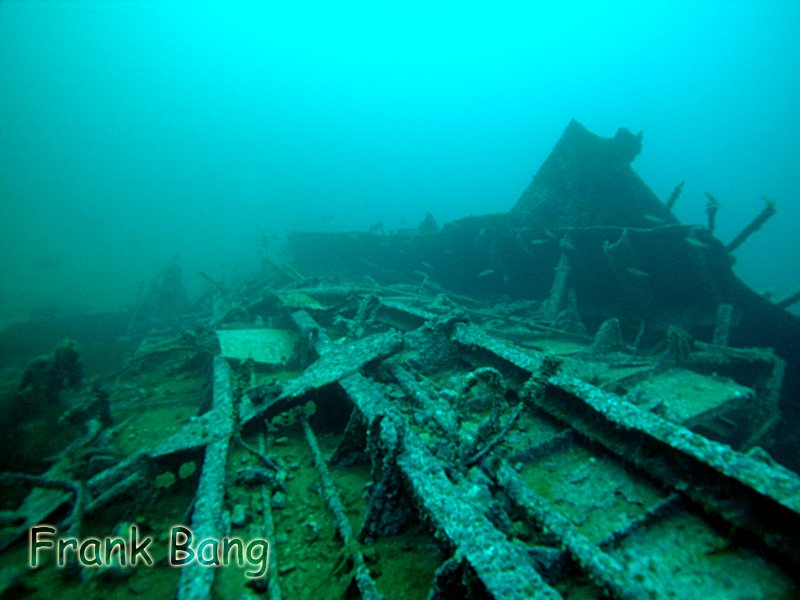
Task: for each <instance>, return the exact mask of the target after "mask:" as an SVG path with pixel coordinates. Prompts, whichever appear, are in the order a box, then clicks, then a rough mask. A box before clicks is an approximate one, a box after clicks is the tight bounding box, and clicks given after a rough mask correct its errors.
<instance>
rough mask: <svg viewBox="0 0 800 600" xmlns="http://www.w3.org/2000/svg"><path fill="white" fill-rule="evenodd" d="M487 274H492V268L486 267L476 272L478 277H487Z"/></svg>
mask: <svg viewBox="0 0 800 600" xmlns="http://www.w3.org/2000/svg"><path fill="white" fill-rule="evenodd" d="M489 275H494V269H486V270H485V271H481V272H480V273H478V277H479V278H480V277H488V276H489Z"/></svg>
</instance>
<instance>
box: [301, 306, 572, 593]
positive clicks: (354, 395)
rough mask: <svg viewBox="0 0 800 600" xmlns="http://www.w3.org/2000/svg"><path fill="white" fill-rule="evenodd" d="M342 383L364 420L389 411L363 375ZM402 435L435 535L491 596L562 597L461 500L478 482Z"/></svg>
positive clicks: (410, 474) (306, 326)
mask: <svg viewBox="0 0 800 600" xmlns="http://www.w3.org/2000/svg"><path fill="white" fill-rule="evenodd" d="M292 318H293V320H294V321H295V323H296V324H297V325H298V328H299V329H300V331H301V332H304V331H307V330H313V327H314V326H313V324H312V323H313V319H311V317H310V316H309V315H308V314H307V313H302V312H299V313H294V314H293V316H292ZM329 348H330V345H329V343H326V342H325V341H321V342H319V351H320V352H321V353H324V352H326V351H328V350H329ZM339 384H340V385H341V386H342V388H343V389H344V391H345V392H346V393H347V395H348V397H349V398H350V399H351V400H352V401H353V404H354V405H355V407H356V409H357V410H359V411H360V412H361V414H362V415H363V417H364V419H365V421H366V422H368V423H372V422H374V421H375V420H376V419H378V418H380V417H382V416H383V415H386V414H387V413H388V412H389V411H390V409H391V405H390V403H389V402H388V401H387V399H386V398H385V397H384V395H383V394H382V393H381V391H380V390H379V389H377V388H376V386H375V385H374V384H373V383H371V382H370V381H369V380H368V379H367V378H365V377H364V376H362V375H360V374H358V373H356V374H353V375H350V376H348V377H345V378H343V379H341V380H339ZM381 431H382V432H383V431H388V429H383V428H382V429H381ZM401 439H402V447H401V448H400V449H399V451H398V454H397V457H396V461H397V465H398V467H399V468H400V469H401V470H402V472H403V473H404V475H405V477H406V479H407V481H408V486H409V490H410V493H411V494H412V496H413V497H414V499H415V502H416V503H417V504H418V506H419V509H420V510H421V511H422V512H423V513H424V514H426V515H427V518H428V519H429V520H430V522H431V523H432V525H433V528H434V530H435V532H436V534H437V536H438V537H439V538H440V539H441V540H442V542H443V543H444V544H445V545H446V546H449V547H450V548H452V549H453V552H454V553H455V554H457V555H459V556H461V557H463V558H464V560H466V561H467V563H468V564H469V565H470V568H471V569H473V570H474V572H475V574H476V576H477V577H478V578H479V579H480V581H481V582H482V584H483V585H484V586H485V588H486V590H487V592H488V593H489V594H490V596H491V597H493V598H497V599H501V598H502V599H503V600H506V599H508V600H514V599H517V598H519V599H520V600H521V599H523V598H524V599H527V598H543V599H547V598H560V597H561V595H560V594H559V593H558V592H557V591H556V590H554V589H553V588H551V587H550V586H549V585H548V584H547V583H545V581H544V580H543V579H542V577H541V575H539V573H537V572H536V570H535V569H534V568H533V566H532V564H531V562H530V560H529V559H528V557H527V556H526V555H525V553H524V552H523V551H522V550H521V548H520V547H518V546H516V545H513V544H511V543H509V542H508V540H507V539H506V538H505V536H504V535H503V534H502V533H500V532H499V531H498V530H497V529H496V528H495V527H494V525H492V523H491V522H490V521H489V520H488V519H487V518H486V517H485V516H484V515H483V513H482V512H481V511H480V510H479V509H478V507H477V506H473V505H470V504H466V503H464V502H461V501H460V500H459V498H460V497H461V496H463V494H465V493H468V492H469V490H468V488H469V486H472V485H477V484H474V483H468V482H461V484H460V485H456V484H453V483H451V482H450V480H449V479H448V478H447V475H446V474H445V468H444V465H443V464H442V463H441V461H439V460H438V459H437V458H436V457H434V456H433V455H432V454H431V452H430V450H428V448H427V446H426V445H425V444H424V443H423V442H422V441H421V440H420V439H419V437H418V436H417V435H416V434H415V433H414V432H413V431H412V430H411V429H410V428H407V427H405V428H404V431H403V433H402V435H401ZM385 441H386V444H387V445H388V446H392V445H393V444H394V443H396V441H395V440H392V439H387V440H385ZM465 488H467V489H465ZM473 493H474V491H473ZM475 495H477V494H475Z"/></svg>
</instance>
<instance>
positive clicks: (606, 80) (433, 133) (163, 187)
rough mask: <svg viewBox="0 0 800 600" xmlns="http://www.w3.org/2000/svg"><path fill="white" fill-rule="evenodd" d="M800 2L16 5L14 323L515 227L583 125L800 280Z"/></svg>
mask: <svg viewBox="0 0 800 600" xmlns="http://www.w3.org/2000/svg"><path fill="white" fill-rule="evenodd" d="M799 26H800V4H798V3H796V2H755V1H754V2H689V3H676V2H669V3H667V2H663V3H662V2H639V3H616V2H615V3H600V2H597V3H570V2H568V3H552V5H551V8H541V5H540V4H538V3H505V2H499V3H498V2H494V3H484V4H471V3H467V4H464V3H440V4H437V6H436V7H435V8H432V7H430V6H429V5H428V4H427V3H416V2H412V3H390V4H386V3H381V7H380V8H378V7H376V6H374V5H373V3H360V4H359V3H343V4H339V3H325V4H323V3H318V4H317V3H302V4H298V3H289V2H283V3H266V4H264V5H261V4H259V3H230V5H229V3H215V4H214V3H192V4H190V3H183V2H141V3H140V2H110V1H109V2H101V1H95V2H90V1H85V2H84V1H80V2H79V1H70V0H64V1H59V2H43V1H42V2H40V1H26V2H22V1H6V2H2V3H0V90H2V91H1V92H0V210H1V211H2V214H1V215H0V217H1V218H0V322H4V323H5V322H9V321H11V320H14V319H19V318H22V317H24V316H26V315H27V314H28V313H29V312H30V311H69V310H74V309H79V308H111V309H113V308H119V307H123V306H128V305H131V304H133V303H134V302H135V298H136V290H137V287H138V285H139V282H140V281H142V280H143V279H146V278H148V277H150V276H151V275H152V274H153V273H155V272H157V271H158V270H160V269H162V268H163V267H164V265H165V264H167V263H168V262H169V261H170V260H171V259H172V257H174V256H175V255H179V257H180V258H179V260H180V262H181V264H182V265H183V266H184V268H185V273H186V274H187V284H188V285H189V286H190V287H191V288H192V290H193V291H197V290H198V289H200V288H201V286H202V283H203V280H202V279H201V278H200V277H199V276H196V275H195V273H196V272H197V270H199V269H202V270H204V271H206V272H208V273H211V274H213V275H214V276H221V274H223V273H225V274H228V275H230V274H231V273H233V272H235V271H236V270H237V269H238V270H248V269H250V268H252V267H253V266H255V265H257V264H258V249H259V248H258V247H259V243H260V241H259V240H261V239H262V237H264V236H266V238H267V239H268V240H270V243H273V244H276V245H277V244H279V243H280V240H279V239H274V238H280V237H281V236H282V235H283V234H285V233H286V232H287V231H291V230H296V229H304V230H330V229H357V230H366V229H367V228H369V227H370V226H372V225H374V224H376V223H377V222H382V223H383V226H384V229H385V230H392V229H397V228H402V227H406V226H415V225H416V224H417V223H418V222H419V221H420V220H421V219H422V217H424V215H425V213H426V212H428V211H430V212H432V213H433V214H434V216H435V217H436V218H437V220H438V221H439V223H443V222H446V221H449V220H452V219H455V218H459V217H462V216H466V215H470V214H484V213H491V212H501V211H506V210H508V209H509V208H510V207H511V206H512V205H513V204H514V203H515V201H516V200H517V198H518V196H519V195H520V193H521V192H522V191H523V190H524V189H525V187H526V186H527V184H528V183H529V181H530V178H531V176H532V175H533V174H534V173H535V172H536V170H537V169H538V167H539V165H540V164H541V162H542V161H543V160H544V158H545V157H546V156H547V154H548V153H549V151H550V149H551V148H552V146H553V145H554V144H555V142H556V141H557V139H558V137H559V135H560V133H561V131H562V130H563V128H564V127H565V126H566V124H567V123H568V121H569V119H570V118H573V117H574V118H576V119H578V120H579V121H581V122H582V123H584V124H585V125H586V126H587V127H588V128H589V129H590V130H592V131H595V132H596V133H598V134H600V135H604V136H610V135H613V133H614V132H615V131H616V130H617V128H618V127H620V126H624V127H628V128H630V129H631V130H633V131H639V130H643V131H644V151H643V153H642V155H641V156H640V157H639V158H638V159H637V160H636V161H635V162H634V168H635V169H636V170H637V171H638V172H639V173H640V174H641V175H642V177H643V178H644V179H645V181H647V182H648V183H649V184H650V186H651V187H652V188H653V190H654V191H655V192H656V194H658V195H659V197H661V198H666V197H667V196H668V195H669V193H670V191H671V190H672V188H673V187H674V186H675V185H676V184H677V183H678V182H679V181H681V180H686V181H687V184H686V188H685V190H684V194H683V196H682V197H681V199H680V201H679V204H678V206H677V209H676V212H677V214H678V216H679V217H680V218H681V219H682V220H684V221H685V222H697V223H704V222H705V216H704V213H703V207H704V205H705V197H704V195H703V193H704V192H705V191H710V192H712V193H713V194H714V195H715V196H716V197H717V198H718V199H719V201H720V203H721V204H722V208H721V210H720V214H719V216H718V219H717V223H718V226H717V234H718V235H719V237H720V238H721V239H723V240H729V239H730V238H732V237H733V235H735V233H736V232H738V230H739V229H740V228H741V227H742V226H744V224H746V222H747V221H749V219H750V218H751V216H753V215H755V214H756V213H757V212H758V211H759V210H760V208H761V200H760V198H761V197H762V196H764V195H766V196H770V197H772V198H775V200H776V201H777V203H778V207H779V213H778V216H777V217H776V218H775V219H773V221H772V222H770V223H769V224H768V226H767V227H766V228H765V230H763V231H762V232H760V233H759V234H757V235H756V236H755V237H754V238H753V239H752V240H751V241H749V242H748V244H747V245H746V246H745V247H744V248H742V249H740V250H739V251H738V252H737V255H738V259H739V261H738V264H737V271H738V272H739V274H740V275H741V276H742V277H743V278H744V279H745V280H746V281H748V282H749V283H750V284H751V285H752V286H753V287H755V288H756V289H758V290H761V289H764V288H767V287H773V288H775V290H776V292H777V293H778V294H781V293H787V292H789V291H791V290H792V289H794V288H795V287H796V286H797V285H798V284H800V278H799V277H798V273H797V269H796V265H793V264H792V263H791V261H787V260H786V258H785V257H786V256H787V255H788V256H794V255H796V254H797V252H798V251H800V237H798V236H797V235H796V228H797V225H798V223H800V204H798V190H799V189H800V171H798V169H797V164H798V159H800V116H798V112H797V106H798V105H800V102H798V100H800V41H799V40H800V36H798V35H797V32H798V30H799V29H800V27H799Z"/></svg>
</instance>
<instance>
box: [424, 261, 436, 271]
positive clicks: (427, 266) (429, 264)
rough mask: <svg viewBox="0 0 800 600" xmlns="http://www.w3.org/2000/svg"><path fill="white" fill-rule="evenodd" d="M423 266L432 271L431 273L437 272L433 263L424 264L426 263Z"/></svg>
mask: <svg viewBox="0 0 800 600" xmlns="http://www.w3.org/2000/svg"><path fill="white" fill-rule="evenodd" d="M422 266H423V267H425V268H426V269H428V270H430V271H435V270H436V267H434V266H433V265H432V264H431V263H429V262H424V263H422Z"/></svg>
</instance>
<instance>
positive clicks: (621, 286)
mask: <svg viewBox="0 0 800 600" xmlns="http://www.w3.org/2000/svg"><path fill="white" fill-rule="evenodd" d="M571 127H573V126H571ZM579 133H580V131H578V133H576V134H575V135H578V134H579ZM562 141H563V140H562ZM602 143H603V144H604V146H603V148H604V149H605V150H606V151H607V150H609V148H610V149H612V150H613V151H612V152H611V155H612V156H613V157H615V160H617V159H618V160H621V161H626V160H627V161H629V160H631V159H632V156H630V154H631V152H632V150H631V143H632V142H631V139H630V138H629V137H625V136H623V137H622V139H621V141H620V142H618V144H616V145H615V144H614V143H611V142H608V141H604V142H602ZM577 154H578V155H579V156H580V158H581V160H582V161H586V160H587V155H586V152H581V153H577ZM634 155H635V154H634ZM612 163H613V161H612ZM613 164H616V163H613ZM604 168H608V164H605V166H604ZM545 171H546V170H545ZM620 173H621V174H622V175H621V176H623V177H626V176H627V175H628V174H627V172H626V171H624V169H623V170H621V171H620ZM634 187H636V186H634ZM536 218H537V219H542V218H543V217H542V216H541V215H538V216H536ZM608 218H610V217H607V216H606V217H604V216H603V215H599V216H598V215H596V219H599V220H603V219H606V220H607V219H608ZM658 218H662V217H658ZM521 219H522V220H523V221H524V219H523V218H522V217H520V216H519V215H517V216H516V217H512V216H508V215H496V216H490V217H486V218H480V217H476V218H472V219H469V220H466V221H463V222H457V223H454V224H450V225H448V226H445V228H444V229H443V230H442V231H441V232H438V233H436V234H408V235H396V236H385V235H369V234H327V235H320V234H296V235H295V236H294V237H293V244H294V248H295V250H296V253H295V256H294V260H293V262H292V265H289V264H288V263H286V262H284V261H282V260H280V259H278V258H275V257H270V258H269V260H268V261H267V262H266V263H265V267H264V269H263V270H262V272H261V273H259V274H258V275H257V276H255V277H254V278H252V279H251V280H249V281H247V282H245V283H243V284H242V285H240V286H239V287H237V288H235V289H230V290H226V289H224V288H222V286H219V289H218V290H217V293H216V294H215V296H214V298H213V301H212V304H211V305H210V306H209V307H208V311H207V312H205V313H204V314H202V315H194V316H190V317H187V319H186V320H185V321H184V323H183V326H182V327H181V328H180V329H179V330H174V331H173V332H170V331H168V330H161V332H160V333H159V334H156V333H155V332H153V333H151V334H150V335H149V336H148V337H147V338H146V339H145V340H144V341H143V343H142V344H141V346H140V348H139V350H138V352H137V353H136V354H135V355H134V356H133V357H132V358H131V359H130V361H129V362H128V363H127V365H126V367H125V368H124V369H123V370H122V371H121V372H120V373H119V374H118V375H117V376H116V377H115V378H114V379H113V380H111V381H109V382H108V386H107V387H108V390H109V393H110V402H111V413H112V415H113V416H114V423H113V424H108V425H105V426H103V427H100V428H97V427H89V429H88V431H89V432H90V433H91V435H87V436H85V437H83V438H81V439H80V440H79V441H78V442H77V443H74V444H72V445H71V446H70V447H69V448H67V449H66V450H65V451H64V453H63V454H62V455H61V456H59V457H56V460H55V462H54V463H53V464H52V466H51V467H50V469H49V470H48V471H47V472H46V473H44V474H42V475H37V476H26V475H24V474H8V473H7V474H4V475H3V476H2V479H1V481H2V482H3V483H4V485H10V484H11V483H12V482H13V483H14V484H15V485H17V486H19V485H23V486H25V487H27V488H30V489H31V491H30V493H28V494H23V495H21V496H20V499H21V502H20V504H19V505H18V506H17V507H16V508H15V509H14V510H12V511H8V512H7V513H6V514H4V521H3V529H2V531H0V548H2V550H3V554H2V555H0V561H2V564H3V566H4V567H5V568H6V569H13V568H14V565H15V564H16V565H18V564H20V561H21V560H24V559H23V558H22V557H23V556H24V555H25V552H26V550H27V548H26V547H25V540H24V536H25V534H26V532H27V530H28V528H29V527H30V526H31V525H32V524H36V523H42V522H58V523H59V524H60V526H61V527H63V529H65V530H69V531H71V532H73V533H74V534H75V535H78V533H80V534H81V535H89V534H95V535H96V534H98V531H103V527H106V528H107V529H106V530H105V531H109V530H114V531H116V530H127V526H128V525H129V524H130V523H132V522H135V523H138V524H139V525H140V526H141V527H142V528H143V529H144V530H145V531H146V532H152V533H153V534H154V535H155V536H158V535H159V532H161V531H166V529H168V527H169V526H171V525H173V524H175V523H177V522H183V523H186V524H187V525H191V527H192V529H193V530H195V531H197V532H202V535H203V536H207V537H223V536H231V535H233V536H240V537H242V538H255V537H263V538H266V539H268V540H269V541H270V542H271V544H272V548H271V553H270V571H269V574H268V577H267V578H265V579H261V580H256V581H253V580H249V579H247V578H246V577H245V576H244V575H243V574H242V573H241V571H240V570H237V569H235V568H224V569H208V568H205V569H194V570H190V569H170V568H169V567H168V566H167V565H166V564H165V563H164V560H163V556H161V557H156V559H157V560H156V565H155V566H154V567H153V568H150V569H141V568H121V567H112V568H106V569H89V570H87V569H84V570H82V571H81V570H80V569H71V568H68V569H64V570H60V571H59V570H55V569H43V570H40V571H37V572H34V573H14V574H13V575H14V577H15V579H14V581H13V582H12V583H10V584H9V586H10V587H9V588H7V589H16V590H17V591H19V590H22V591H23V592H25V593H29V594H30V595H31V597H37V595H38V596H39V597H44V596H46V595H47V594H48V593H50V592H51V591H52V589H53V588H56V587H57V588H58V589H59V590H60V593H61V594H63V595H64V597H70V595H74V596H76V597H77V596H79V595H83V594H85V590H86V589H87V586H88V588H89V589H108V588H109V586H110V587H111V588H112V589H113V590H114V593H116V594H118V595H123V596H124V595H125V594H130V595H142V594H149V595H151V596H152V597H157V596H159V597H164V596H165V595H167V596H168V595H169V594H172V593H175V594H176V595H177V597H179V598H207V597H233V596H237V597H238V596H240V595H244V594H252V595H256V594H259V595H261V594H263V595H265V596H266V597H269V598H281V597H287V598H343V597H363V598H454V597H464V598H498V599H499V598H502V599H507V598H510V599H514V598H520V599H522V598H559V597H564V598H578V597H580V598H592V597H596V598H603V597H608V596H611V597H616V598H662V597H663V598H666V597H682V598H705V597H762V598H793V597H797V595H798V593H799V592H800V581H798V580H797V576H796V573H797V572H798V569H797V567H798V563H800V552H798V548H797V544H796V540H797V539H800V478H798V476H797V475H796V474H795V473H794V472H792V471H790V470H789V469H787V468H785V467H784V466H781V465H779V464H777V463H776V462H775V461H774V460H772V458H771V457H770V456H769V455H768V454H767V453H766V452H764V451H763V450H761V449H760V447H759V445H760V444H763V443H764V442H765V440H766V441H768V440H769V439H770V436H771V435H772V432H774V431H775V424H776V423H777V422H778V420H779V419H780V418H785V417H782V413H783V414H784V415H785V413H786V410H785V406H784V404H785V403H786V396H785V385H784V387H783V388H782V384H785V379H784V373H785V372H787V371H786V367H787V364H786V361H785V360H784V359H783V358H782V356H783V355H782V353H781V351H780V350H778V351H773V350H770V349H769V348H766V347H762V346H770V344H766V343H765V344H742V343H739V342H740V340H750V339H751V338H750V337H748V335H751V334H747V335H743V334H742V331H743V330H742V328H744V331H745V333H746V332H747V331H748V329H747V328H748V327H750V328H751V330H752V335H756V334H758V333H761V334H763V335H770V334H769V332H767V333H764V332H763V331H759V327H757V326H756V325H754V323H756V321H754V316H753V315H752V314H751V313H750V311H751V310H755V309H756V308H758V307H760V306H761V305H760V301H761V299H760V298H758V297H757V296H755V295H754V294H752V292H750V291H749V290H747V289H746V288H745V287H744V286H743V285H742V284H740V283H739V282H738V280H736V279H735V278H734V277H733V276H732V275H731V274H730V259H729V257H728V256H727V254H726V253H725V249H724V247H722V246H721V244H719V242H717V241H716V240H715V239H714V238H713V236H711V235H710V234H708V232H707V231H705V230H704V229H702V228H695V227H687V226H683V225H680V224H677V223H663V224H659V225H658V226H656V227H633V226H624V225H620V224H618V223H617V224H615V223H609V222H604V223H600V224H597V225H593V226H592V225H585V224H583V225H581V226H580V227H572V228H570V227H564V226H563V223H559V222H557V221H558V219H554V221H553V222H552V223H550V224H549V225H551V226H552V227H551V226H548V227H546V228H541V227H540V228H538V229H535V228H533V227H531V226H530V225H529V224H528V225H522V226H520V222H521V221H520V220H521ZM510 222H513V223H516V225H515V227H516V229H513V228H512V229H510V230H509V229H508V227H507V225H508V223H510ZM490 226H491V227H490ZM312 240H313V242H314V243H313V244H311V243H310V242H311V241H312ZM687 240H689V241H687ZM534 242H535V243H534ZM664 248H667V249H669V255H670V256H671V257H672V258H671V259H670V260H665V259H664V257H663V250H664ZM659 249H661V250H659ZM320 250H322V252H321V253H320ZM470 252H471V253H472V254H468V253H470ZM317 253H320V254H319V256H318V255H317ZM454 257H455V258H454ZM367 259H368V260H367ZM337 261H343V263H342V262H337ZM675 262H679V268H677V267H676V265H675V264H673V263H675ZM449 266H451V267H452V268H450V267H449ZM304 269H308V272H307V273H304V274H306V275H308V273H311V272H312V271H311V269H313V273H314V275H313V276H306V277H303V276H301V275H300V274H299V273H298V271H299V272H303V271H304ZM671 270H673V271H674V273H673V275H672V279H670V278H669V276H668V274H669V273H670V271H671ZM487 271H488V272H487ZM677 271H683V273H684V276H683V277H681V276H680V274H679V273H678V272H677ZM482 273H483V275H481V274H482ZM710 273H711V274H716V275H714V276H713V277H709V276H708V275H709V274H710ZM476 274H477V275H480V276H479V277H476ZM334 276H335V277H336V279H335V280H334V279H333V277H334ZM592 277H596V278H597V279H598V282H597V283H596V284H592V282H591V279H592ZM662 279H666V283H665V282H664V281H662ZM476 281H477V282H476ZM676 285H680V286H683V287H679V289H678V291H676ZM687 286H689V287H687ZM667 290H671V291H672V295H666V294H667ZM497 291H500V293H499V294H496V293H494V292H497ZM679 292H680V293H679ZM500 294H502V295H503V296H504V297H503V298H502V299H499V298H500ZM748 302H750V303H752V304H748ZM720 305H723V306H731V308H730V309H725V308H723V309H720ZM783 314H784V313H783V311H778V312H776V313H775V315H783ZM764 318H766V319H768V320H769V322H770V324H773V323H774V320H773V319H777V318H786V319H787V321H786V322H787V323H789V324H790V323H792V321H791V319H792V318H793V317H791V315H789V316H788V317H783V316H781V317H769V316H767V317H764ZM601 324H602V325H601ZM588 331H592V332H594V331H598V333H597V334H595V335H588V333H587V332H588ZM791 331H792V329H791V327H790V326H789V325H787V326H786V327H785V328H784V331H783V332H782V333H783V334H785V335H786V339H787V340H788V341H787V344H789V346H787V347H791V343H795V342H796V338H793V337H792V336H791ZM740 336H741V337H740ZM770 339H778V338H777V337H774V336H773V338H770ZM703 340H705V341H703ZM751 346H758V347H751ZM774 346H779V344H774ZM776 350H777V348H776ZM789 371H791V369H789ZM91 421H92V419H88V418H87V424H89V423H91ZM9 580H11V578H10V577H9ZM735 594H738V596H735Z"/></svg>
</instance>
